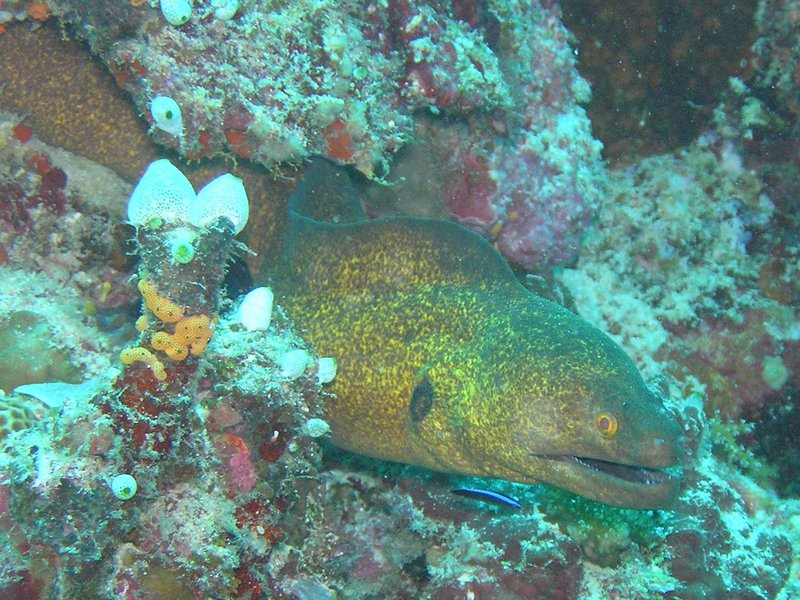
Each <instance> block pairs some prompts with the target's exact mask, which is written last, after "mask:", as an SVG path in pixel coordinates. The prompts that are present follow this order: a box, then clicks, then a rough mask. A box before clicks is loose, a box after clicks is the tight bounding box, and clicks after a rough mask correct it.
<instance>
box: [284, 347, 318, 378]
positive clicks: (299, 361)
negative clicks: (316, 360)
mask: <svg viewBox="0 0 800 600" xmlns="http://www.w3.org/2000/svg"><path fill="white" fill-rule="evenodd" d="M310 358H311V357H310V356H309V355H308V352H306V351H305V350H300V349H296V350H289V351H288V352H287V353H286V354H284V355H283V356H281V357H280V359H278V367H279V368H280V370H281V375H283V376H284V377H286V378H287V379H297V378H298V377H301V376H302V375H303V373H305V372H306V367H307V366H308V361H309V359H310Z"/></svg>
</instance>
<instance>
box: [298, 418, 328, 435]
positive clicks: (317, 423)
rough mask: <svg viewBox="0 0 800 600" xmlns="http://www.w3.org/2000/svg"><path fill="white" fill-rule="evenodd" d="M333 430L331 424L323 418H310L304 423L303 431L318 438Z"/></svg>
mask: <svg viewBox="0 0 800 600" xmlns="http://www.w3.org/2000/svg"><path fill="white" fill-rule="evenodd" d="M330 430H331V426H330V425H328V422H327V421H325V420H323V419H317V418H314V419H309V420H308V421H306V422H305V423H303V433H305V434H306V435H307V436H308V437H312V438H318V437H322V436H323V435H325V434H327V433H328V432H329V431H330Z"/></svg>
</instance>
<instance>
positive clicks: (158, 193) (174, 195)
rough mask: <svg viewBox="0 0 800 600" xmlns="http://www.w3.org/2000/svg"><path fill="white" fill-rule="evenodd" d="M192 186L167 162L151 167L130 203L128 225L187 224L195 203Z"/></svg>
mask: <svg viewBox="0 0 800 600" xmlns="http://www.w3.org/2000/svg"><path fill="white" fill-rule="evenodd" d="M194 198H195V193H194V188H193V187H192V184H191V183H189V180H188V179H186V176H185V175H184V174H183V173H181V172H180V170H178V168H177V167H176V166H175V165H173V164H172V163H171V162H169V161H168V160H167V159H166V158H162V159H161V160H157V161H154V162H152V163H150V166H149V167H147V170H146V171H145V172H144V175H142V178H141V179H140V180H139V183H137V184H136V187H135V188H134V189H133V193H132V194H131V198H130V200H129V201H128V221H129V222H130V223H131V224H132V225H135V226H137V227H138V226H140V225H145V224H147V223H148V222H150V221H152V220H153V219H161V220H164V221H168V222H179V221H186V220H187V215H188V211H189V206H190V204H191V203H192V202H194Z"/></svg>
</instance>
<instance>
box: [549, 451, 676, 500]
mask: <svg viewBox="0 0 800 600" xmlns="http://www.w3.org/2000/svg"><path fill="white" fill-rule="evenodd" d="M537 458H539V459H543V460H545V461H546V462H551V463H554V464H553V466H554V471H557V472H559V473H560V474H561V477H557V479H559V480H560V481H553V482H552V483H553V484H554V485H556V486H559V487H563V488H565V489H568V490H570V491H572V492H575V493H577V494H580V495H581V496H585V497H587V498H591V499H592V500H597V501H598V502H602V503H604V504H609V505H611V506H618V507H621V508H636V509H662V508H669V506H670V505H671V504H672V502H673V501H674V500H675V498H676V497H677V495H678V492H679V491H680V483H681V482H680V477H679V476H677V475H674V474H672V473H668V472H667V471H665V470H662V469H656V468H651V467H644V466H640V465H629V464H623V463H617V462H610V461H607V460H601V459H597V458H589V457H585V456H574V455H560V454H559V455H552V454H551V455H537Z"/></svg>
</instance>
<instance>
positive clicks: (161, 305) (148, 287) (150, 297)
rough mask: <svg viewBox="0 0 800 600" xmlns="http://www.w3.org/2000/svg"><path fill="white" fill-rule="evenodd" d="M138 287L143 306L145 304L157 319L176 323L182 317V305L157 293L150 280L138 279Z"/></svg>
mask: <svg viewBox="0 0 800 600" xmlns="http://www.w3.org/2000/svg"><path fill="white" fill-rule="evenodd" d="M138 288H139V291H140V292H141V294H142V298H144V303H145V306H147V308H149V309H150V310H151V311H152V313H153V314H154V315H155V316H156V317H157V318H158V319H160V320H162V321H164V322H165V323H177V322H178V321H180V320H181V319H182V318H183V313H184V310H183V307H182V306H178V305H177V304H175V303H174V302H172V301H171V300H169V299H167V298H165V297H164V296H162V295H161V294H159V293H158V292H157V291H156V287H155V286H154V285H153V282H152V281H150V280H148V279H140V280H139V285H138Z"/></svg>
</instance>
